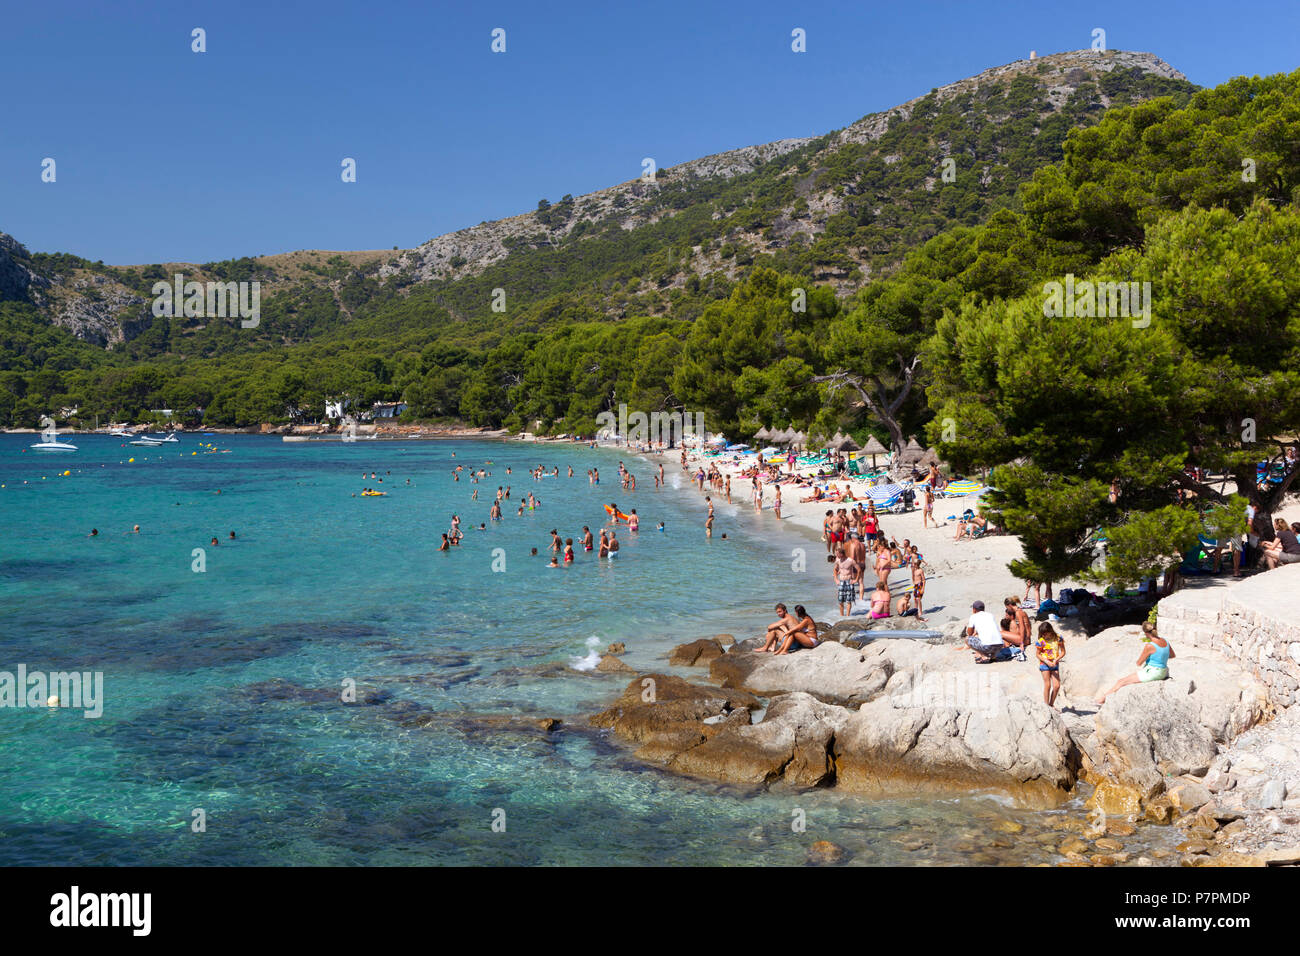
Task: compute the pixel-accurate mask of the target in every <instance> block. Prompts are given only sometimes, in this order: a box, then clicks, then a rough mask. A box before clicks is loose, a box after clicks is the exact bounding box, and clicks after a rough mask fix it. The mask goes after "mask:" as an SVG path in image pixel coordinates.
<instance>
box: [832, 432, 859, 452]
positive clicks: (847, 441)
mask: <svg viewBox="0 0 1300 956" xmlns="http://www.w3.org/2000/svg"><path fill="white" fill-rule="evenodd" d="M838 450H839V451H861V448H860V447H859V446H858V443H857V442H855V441H854V440H853V436H852V435H845V436H844V438H843V439H841V441H840V444H839V447H838Z"/></svg>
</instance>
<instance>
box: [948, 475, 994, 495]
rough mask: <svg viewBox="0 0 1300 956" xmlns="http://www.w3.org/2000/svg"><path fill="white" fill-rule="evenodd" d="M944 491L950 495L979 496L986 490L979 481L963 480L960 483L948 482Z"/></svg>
mask: <svg viewBox="0 0 1300 956" xmlns="http://www.w3.org/2000/svg"><path fill="white" fill-rule="evenodd" d="M943 490H944V491H946V492H947V493H948V494H950V495H977V494H979V493H980V492H982V491H983V490H984V486H983V485H981V484H980V483H979V482H978V481H971V480H970V479H969V478H963V479H961V480H960V481H950V482H948V484H947V485H946V486H945V487H944V489H943Z"/></svg>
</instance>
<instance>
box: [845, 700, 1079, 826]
mask: <svg viewBox="0 0 1300 956" xmlns="http://www.w3.org/2000/svg"><path fill="white" fill-rule="evenodd" d="M962 679H963V680H964V679H965V677H964V676H963V678H962ZM982 680H983V681H984V682H985V686H984V687H983V688H981V687H980V686H979V684H978V683H976V682H975V681H971V682H969V683H967V684H966V685H965V687H964V689H961V690H960V692H959V693H956V694H954V695H953V696H952V697H951V698H950V699H947V700H944V699H935V696H936V695H934V694H933V693H931V692H930V691H922V692H914V693H908V694H903V695H890V696H888V697H882V698H879V699H877V700H874V701H872V702H870V703H868V704H865V705H863V707H862V708H861V709H860V710H858V711H857V712H856V713H854V714H852V715H851V716H850V717H849V719H848V720H847V721H846V722H845V725H844V727H843V729H842V730H841V731H840V732H839V733H837V734H836V735H835V769H836V778H837V781H838V784H839V786H842V787H844V788H846V789H849V790H855V791H859V792H862V793H869V794H873V795H882V796H883V795H892V796H897V795H899V794H905V793H908V792H915V793H936V792H938V793H946V792H969V791H970V790H974V789H993V790H998V791H1001V792H1004V793H1007V794H1009V795H1011V796H1012V797H1014V798H1015V799H1016V800H1017V801H1018V802H1020V803H1022V804H1024V805H1026V806H1035V807H1047V806H1056V805H1058V804H1060V803H1061V802H1062V801H1063V800H1065V799H1066V798H1067V795H1068V791H1069V790H1070V788H1071V787H1072V786H1073V785H1074V782H1075V779H1076V770H1077V756H1076V751H1075V748H1074V746H1073V744H1072V742H1071V740H1070V736H1069V734H1068V733H1067V732H1066V728H1065V724H1064V722H1063V721H1062V720H1061V716H1060V714H1058V713H1057V712H1056V711H1054V710H1052V709H1051V708H1050V707H1048V706H1047V705H1046V704H1044V703H1043V702H1042V701H1035V700H1032V699H1029V698H1025V697H1012V696H1006V695H1004V694H1001V693H1000V692H998V690H997V684H996V681H991V680H988V679H987V678H982ZM953 684H954V685H955V686H956V687H958V688H961V684H960V683H959V682H958V681H956V680H954V681H953Z"/></svg>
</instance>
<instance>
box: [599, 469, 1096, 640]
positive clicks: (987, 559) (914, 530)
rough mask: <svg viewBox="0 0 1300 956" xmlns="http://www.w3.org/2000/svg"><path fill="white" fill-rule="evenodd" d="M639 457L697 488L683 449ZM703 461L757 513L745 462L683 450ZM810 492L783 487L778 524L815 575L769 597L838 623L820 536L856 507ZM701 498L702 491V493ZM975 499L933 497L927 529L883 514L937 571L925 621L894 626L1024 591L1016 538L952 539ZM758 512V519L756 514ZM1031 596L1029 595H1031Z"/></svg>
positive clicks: (937, 622) (768, 497)
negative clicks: (798, 588) (838, 514)
mask: <svg viewBox="0 0 1300 956" xmlns="http://www.w3.org/2000/svg"><path fill="white" fill-rule="evenodd" d="M619 450H620V451H623V452H626V453H627V454H629V455H636V454H638V453H637V452H635V451H632V450H631V449H619ZM643 457H645V458H647V459H649V460H650V461H651V462H652V463H653V464H654V465H656V466H657V465H658V463H659V462H660V461H662V462H663V466H664V477H665V478H667V479H668V480H669V481H672V476H674V475H678V476H680V477H681V479H682V480H683V481H687V483H688V484H690V486H691V487H692V488H693V487H694V484H693V483H690V482H689V481H688V479H687V475H686V474H685V473H683V472H682V469H681V451H680V449H678V450H675V451H670V452H654V453H646V454H644V455H643ZM701 461H707V462H708V463H711V464H714V465H717V467H718V469H719V470H720V471H721V472H722V473H723V474H724V475H728V474H729V475H731V476H732V487H731V501H732V504H734V505H737V506H739V507H740V508H741V509H742V510H743V509H749V510H750V513H751V514H754V512H753V510H752V506H751V504H750V483H749V479H748V478H738V477H737V476H738V475H739V473H740V471H741V467H742V466H740V465H736V464H731V463H729V461H728V460H725V459H722V458H711V459H702V458H701V457H700V455H699V454H698V453H697V452H693V451H688V453H687V462H688V463H689V464H690V465H691V466H697V465H698V464H700V462H701ZM647 481H650V482H653V478H652V477H650V476H645V475H638V476H637V482H638V483H639V484H642V485H644V484H645V483H646V482H647ZM846 484H851V486H852V488H853V494H854V495H855V496H856V497H858V498H859V499H862V500H865V498H866V489H867V487H868V483H867V482H864V481H854V482H851V483H846V482H844V481H841V480H838V479H837V480H836V481H835V485H836V487H838V488H839V489H840V490H841V491H843V490H844V489H845V487H846ZM763 492H764V493H763V513H762V516H761V518H762V520H763V521H764V522H770V521H776V520H777V519H776V516H775V513H774V512H773V510H772V502H773V500H774V497H775V489H773V488H772V487H770V486H765V487H764V489H763ZM809 493H810V492H809V491H808V490H806V489H802V488H795V487H792V486H789V485H786V486H783V488H782V491H781V495H782V500H781V519H780V521H781V523H782V525H783V526H785V527H786V528H788V529H789V530H790V531H791V532H792V533H794V534H797V535H798V537H799V539H800V541H801V542H802V543H805V544H808V545H809V548H808V574H809V575H810V577H811V578H812V580H811V581H810V588H809V593H808V594H807V595H773V600H784V601H786V603H794V602H796V601H798V602H799V603H802V604H805V605H807V607H808V611H809V613H810V614H812V615H813V617H815V618H817V619H818V620H826V621H837V620H841V619H842V615H841V614H840V613H839V606H838V604H837V603H836V595H835V590H834V586H833V584H832V583H831V574H830V569H829V566H827V565H826V564H825V563H824V562H825V557H824V556H825V554H826V545H825V544H824V543H823V542H822V540H821V533H822V521H823V519H824V518H825V516H826V510H827V509H828V508H832V509H835V510H838V509H839V508H841V507H843V508H846V509H851V508H852V507H853V505H852V504H850V503H843V504H837V503H833V502H821V501H810V502H800V501H799V498H800V497H804V496H806V495H808V494H809ZM704 494H712V491H711V489H710V488H709V487H708V485H707V484H706V485H705V490H704ZM702 498H703V495H701V499H702ZM977 501H978V498H977V496H973V495H972V496H967V497H963V498H940V499H938V500H936V501H935V506H934V517H935V518H936V519H938V521H939V522H940V525H941V526H940V527H938V528H935V527H934V525H933V523H931V526H930V527H929V528H922V527H921V508H920V507H919V505H918V506H917V508H916V509H915V510H913V511H910V512H906V513H904V514H899V515H894V514H887V513H881V515H880V527H881V530H882V531H884V532H885V533H886V534H887V535H888V536H889V537H890V538H894V539H896V540H898V541H899V542H900V543H901V542H902V540H903V539H904V538H907V539H909V540H910V541H911V543H912V544H914V545H916V546H917V548H918V549H919V550H920V552H921V554H922V555H923V556H924V557H925V560H926V562H927V563H928V564H929V565H930V566H931V567H932V568H933V569H934V571H935V574H934V575H933V576H932V577H931V578H930V581H929V582H927V584H926V589H925V608H924V612H923V613H924V614H925V618H926V621H925V623H924V624H917V623H916V619H915V618H913V617H906V618H901V619H899V618H891V620H892V621H894V622H896V623H898V624H899V626H901V627H904V628H914V627H933V628H936V629H938V628H942V627H943V626H944V625H945V624H949V623H951V622H953V621H958V620H965V619H967V618H968V617H969V616H970V605H971V602H972V601H976V600H982V601H983V602H984V603H985V604H986V605H988V607H989V609H990V610H993V611H995V612H996V611H997V610H999V609H1000V608H1001V606H1002V599H1003V598H1006V597H1010V596H1012V595H1014V596H1016V597H1017V598H1019V597H1022V596H1023V595H1024V593H1025V586H1024V582H1022V581H1020V580H1018V579H1017V578H1016V577H1015V576H1014V575H1012V574H1011V572H1010V571H1008V570H1007V562H1009V561H1012V560H1014V559H1015V558H1018V557H1019V556H1020V541H1019V539H1018V538H1015V537H1013V536H1011V535H989V536H986V537H983V538H978V539H975V540H973V541H972V540H963V541H955V540H953V536H954V535H955V534H956V531H957V525H956V523H955V522H953V521H949V520H947V518H948V516H949V515H958V514H960V513H961V512H962V511H964V510H965V509H966V508H970V507H974V506H975V504H976V503H977ZM755 517H758V516H757V515H755ZM700 520H701V523H703V520H704V519H703V516H701V519H700ZM732 520H738V519H732ZM726 530H727V528H726V519H725V518H724V517H723V516H722V515H721V514H719V516H718V518H717V519H716V520H715V523H714V529H713V533H714V535H715V536H716V535H719V534H722V533H723V532H725V531H726ZM909 582H910V576H909V573H908V572H907V571H906V570H896V571H894V573H893V575H892V576H891V578H890V586H891V590H892V591H893V595H894V598H895V599H897V598H898V597H899V596H900V595H901V590H900V589H901V588H902V587H903V586H904V585H906V584H908V583H909ZM1074 583H1075V582H1071V581H1059V582H1057V583H1056V585H1055V588H1056V591H1059V589H1060V588H1062V587H1071V586H1073V585H1074ZM1044 596H1046V595H1044ZM1030 598H1031V599H1032V598H1033V594H1032V592H1031V594H1030ZM866 615H867V608H866V606H865V605H864V604H863V603H862V602H857V603H855V605H854V608H853V617H855V618H856V617H859V616H861V617H862V619H863V623H864V624H866V623H869V621H870V619H869V618H868V617H867V616H866Z"/></svg>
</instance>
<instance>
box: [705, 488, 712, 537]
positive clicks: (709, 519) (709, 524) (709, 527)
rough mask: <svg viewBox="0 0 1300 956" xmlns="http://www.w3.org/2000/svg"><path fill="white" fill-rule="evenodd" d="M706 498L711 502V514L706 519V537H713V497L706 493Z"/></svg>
mask: <svg viewBox="0 0 1300 956" xmlns="http://www.w3.org/2000/svg"><path fill="white" fill-rule="evenodd" d="M704 500H705V501H707V502H708V504H709V516H708V517H707V518H705V519H704V536H705V537H706V538H712V537H713V498H711V497H709V496H707V495H706V496H705V498H704Z"/></svg>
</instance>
